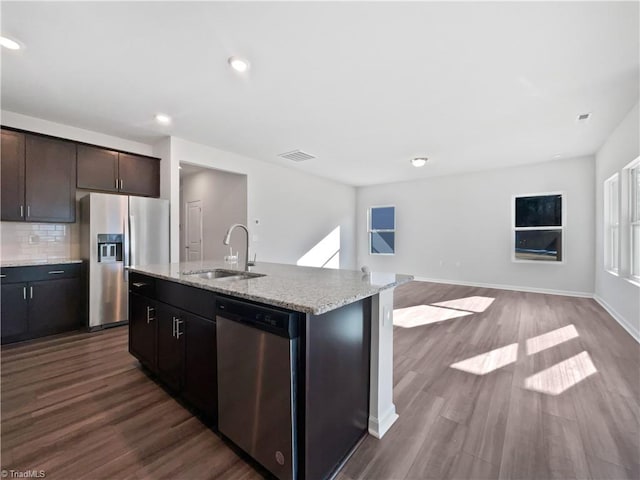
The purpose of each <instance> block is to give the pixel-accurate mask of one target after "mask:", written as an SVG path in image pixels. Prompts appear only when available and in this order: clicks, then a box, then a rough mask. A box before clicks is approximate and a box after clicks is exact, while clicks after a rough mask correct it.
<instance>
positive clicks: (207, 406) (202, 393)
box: [129, 273, 218, 424]
mask: <svg viewBox="0 0 640 480" xmlns="http://www.w3.org/2000/svg"><path fill="white" fill-rule="evenodd" d="M169 283H170V282H165V281H163V280H158V279H153V278H151V277H146V276H143V275H140V274H137V273H132V274H131V276H130V281H129V285H130V289H131V290H130V293H129V352H130V353H131V354H132V355H133V356H135V357H136V358H137V359H138V360H139V361H140V362H141V363H142V364H143V365H144V366H145V367H147V368H148V369H149V370H150V371H152V372H153V373H155V374H156V376H157V378H158V380H160V381H161V382H162V383H164V384H165V385H166V386H167V387H169V389H170V390H172V391H173V392H175V393H176V394H177V395H178V396H180V397H181V398H183V399H184V400H185V401H186V403H188V404H189V405H190V406H192V407H193V408H194V409H195V410H197V411H198V412H199V413H200V414H201V415H202V416H203V417H205V418H206V419H207V420H209V421H212V422H213V423H214V424H215V423H216V422H217V415H218V390H217V367H216V322H215V321H214V320H213V319H207V318H204V317H202V316H200V315H197V314H195V313H193V312H189V311H187V310H185V309H184V307H187V308H189V306H193V305H196V306H197V305H200V306H201V305H203V304H207V303H208V300H207V299H206V298H205V299H203V298H201V297H198V296H200V295H202V292H204V291H202V290H199V291H198V293H195V292H191V291H190V290H192V289H189V290H180V291H177V292H173V291H172V288H173V287H172V285H170V284H169ZM136 288H137V289H138V291H139V292H143V293H144V294H140V293H136ZM180 288H181V289H184V288H185V287H184V286H180ZM142 289H144V291H143V290H142ZM156 289H158V290H159V291H161V292H162V293H165V295H163V294H162V293H158V295H157V298H162V299H163V300H167V299H169V300H170V301H176V303H181V305H180V306H179V307H183V308H179V307H178V306H174V305H169V304H167V303H164V302H161V301H159V300H158V299H157V298H150V297H151V296H153V297H156V294H155V292H156ZM192 293H193V294H195V295H196V299H198V298H199V299H200V300H202V301H194V302H189V298H191V300H193V297H191V294H192ZM206 294H207V295H209V296H211V298H210V299H209V300H212V302H211V303H212V304H213V303H214V302H215V300H214V299H213V296H214V294H213V293H211V292H206ZM183 299H184V300H183ZM196 308H198V307H196ZM205 310H207V311H208V308H206V309H205ZM213 314H214V310H213V308H211V315H212V317H213Z"/></svg>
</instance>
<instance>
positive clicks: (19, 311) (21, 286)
mask: <svg viewBox="0 0 640 480" xmlns="http://www.w3.org/2000/svg"><path fill="white" fill-rule="evenodd" d="M27 288H28V286H27V284H26V283H14V284H9V285H2V292H1V295H2V296H1V297H0V311H1V312H2V322H1V323H0V325H1V327H0V328H1V333H2V343H8V342H7V341H8V340H10V339H13V338H15V339H20V338H21V337H26V335H27V332H28V330H29V325H28V323H27V318H28V316H29V303H28V302H27Z"/></svg>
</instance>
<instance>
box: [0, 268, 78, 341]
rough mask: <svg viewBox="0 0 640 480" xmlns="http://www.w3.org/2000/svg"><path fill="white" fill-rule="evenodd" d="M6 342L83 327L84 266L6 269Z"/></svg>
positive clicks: (3, 286)
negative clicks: (82, 273) (82, 274)
mask: <svg viewBox="0 0 640 480" xmlns="http://www.w3.org/2000/svg"><path fill="white" fill-rule="evenodd" d="M2 275H3V276H2V299H1V308H2V321H1V325H2V327H1V330H0V333H1V337H2V343H3V344H5V343H12V342H18V341H21V340H29V339H32V338H38V337H42V336H45V335H52V334H55V333H61V332H67V331H71V330H77V329H79V328H81V327H82V320H83V316H82V315H81V313H82V312H81V300H80V299H81V292H82V291H83V288H82V280H81V278H82V276H81V266H80V264H59V265H45V266H33V267H6V268H3V269H2Z"/></svg>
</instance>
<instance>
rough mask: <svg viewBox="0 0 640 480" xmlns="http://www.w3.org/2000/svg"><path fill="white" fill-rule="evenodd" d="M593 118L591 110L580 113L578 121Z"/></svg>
mask: <svg viewBox="0 0 640 480" xmlns="http://www.w3.org/2000/svg"><path fill="white" fill-rule="evenodd" d="M590 118H591V112H589V113H581V114H579V115H578V121H579V122H584V121H585V120H589V119H590Z"/></svg>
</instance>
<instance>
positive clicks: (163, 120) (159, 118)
mask: <svg viewBox="0 0 640 480" xmlns="http://www.w3.org/2000/svg"><path fill="white" fill-rule="evenodd" d="M155 118H156V122H158V123H159V124H160V125H169V124H170V123H171V117H170V116H169V115H167V114H166V113H156V117H155Z"/></svg>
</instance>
